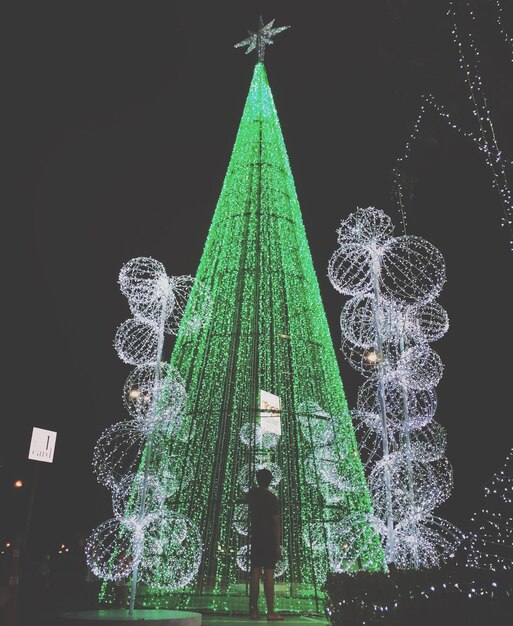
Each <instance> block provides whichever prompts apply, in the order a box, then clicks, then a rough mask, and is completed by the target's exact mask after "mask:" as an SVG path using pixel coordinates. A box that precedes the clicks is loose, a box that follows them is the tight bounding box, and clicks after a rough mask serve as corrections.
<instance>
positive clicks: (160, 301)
mask: <svg viewBox="0 0 513 626" xmlns="http://www.w3.org/2000/svg"><path fill="white" fill-rule="evenodd" d="M119 285H120V288H121V291H122V292H123V294H124V295H125V296H126V297H127V299H128V304H129V306H130V310H131V311H132V313H133V315H134V316H135V317H137V318H138V319H141V320H145V321H147V322H150V323H152V324H155V325H157V326H158V325H159V323H160V321H161V318H162V316H163V317H164V318H165V317H167V316H168V315H169V313H170V312H171V310H172V309H173V306H174V294H173V291H172V288H171V286H170V279H169V278H168V277H167V275H166V270H165V268H164V266H163V265H162V263H160V262H159V261H156V260H155V259H152V258H150V257H139V258H136V259H131V260H130V261H128V263H125V265H123V267H122V268H121V272H120V274H119Z"/></svg>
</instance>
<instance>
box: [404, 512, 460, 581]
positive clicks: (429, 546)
mask: <svg viewBox="0 0 513 626" xmlns="http://www.w3.org/2000/svg"><path fill="white" fill-rule="evenodd" d="M394 533H395V537H396V543H397V549H396V554H395V559H396V563H397V567H399V568H401V569H411V568H414V569H417V568H418V567H419V566H420V565H422V567H440V566H441V565H442V564H443V563H444V562H445V561H447V560H448V559H450V558H453V557H454V556H455V553H456V549H457V548H458V545H459V544H460V542H461V540H462V539H463V533H462V532H461V531H460V530H459V529H458V528H456V526H454V525H453V524H451V523H450V522H448V521H447V520H444V519H441V518H440V517H437V516H436V515H422V516H421V517H420V519H418V520H417V519H415V517H414V516H411V517H408V518H406V519H405V520H404V521H403V522H401V523H400V524H398V525H397V526H396V528H395V529H394Z"/></svg>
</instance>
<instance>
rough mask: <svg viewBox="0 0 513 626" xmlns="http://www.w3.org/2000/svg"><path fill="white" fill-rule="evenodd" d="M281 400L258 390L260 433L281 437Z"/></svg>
mask: <svg viewBox="0 0 513 626" xmlns="http://www.w3.org/2000/svg"><path fill="white" fill-rule="evenodd" d="M279 411H281V398H280V396H275V395H274V394H273V393H269V392H268V391H264V390H263V389H260V428H261V430H262V432H268V433H276V434H277V435H281V417H280V413H279Z"/></svg>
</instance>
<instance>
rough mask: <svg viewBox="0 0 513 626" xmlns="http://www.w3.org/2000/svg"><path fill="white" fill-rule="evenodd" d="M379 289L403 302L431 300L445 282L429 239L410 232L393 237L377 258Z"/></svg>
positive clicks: (440, 262)
mask: <svg viewBox="0 0 513 626" xmlns="http://www.w3.org/2000/svg"><path fill="white" fill-rule="evenodd" d="M380 268H381V272H380V275H379V281H380V288H381V291H382V293H383V295H384V297H385V298H390V299H392V300H395V301H397V302H401V303H404V304H425V303H427V302H431V301H432V300H434V299H435V298H436V297H437V296H438V294H439V293H440V291H441V290H442V287H443V286H444V284H445V280H446V276H445V263H444V260H443V257H442V255H441V254H440V252H439V250H437V248H435V246H433V245H432V244H431V243H429V241H426V240H425V239H422V238H420V237H415V236H413V235H404V236H403V237H396V238H394V239H392V240H390V242H389V243H388V244H387V245H386V246H385V248H384V249H383V254H382V256H381V259H380Z"/></svg>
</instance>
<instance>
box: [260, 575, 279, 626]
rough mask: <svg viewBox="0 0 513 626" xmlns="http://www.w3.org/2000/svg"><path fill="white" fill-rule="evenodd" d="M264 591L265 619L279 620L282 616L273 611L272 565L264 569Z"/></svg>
mask: <svg viewBox="0 0 513 626" xmlns="http://www.w3.org/2000/svg"><path fill="white" fill-rule="evenodd" d="M264 591H265V601H266V602H267V619H268V620H269V621H271V622H277V621H281V620H282V619H283V617H282V616H281V615H278V614H277V613H275V612H274V567H273V568H272V569H271V568H265V569H264Z"/></svg>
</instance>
